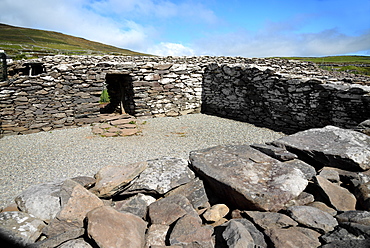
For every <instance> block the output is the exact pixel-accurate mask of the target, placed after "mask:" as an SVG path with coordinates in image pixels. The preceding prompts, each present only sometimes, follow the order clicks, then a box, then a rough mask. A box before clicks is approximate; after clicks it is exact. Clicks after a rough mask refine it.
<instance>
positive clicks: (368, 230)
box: [339, 222, 370, 239]
mask: <svg viewBox="0 0 370 248" xmlns="http://www.w3.org/2000/svg"><path fill="white" fill-rule="evenodd" d="M339 225H340V226H341V227H343V228H345V229H347V230H348V231H349V232H350V233H352V234H354V235H356V236H363V237H365V238H366V239H370V226H369V225H362V224H357V223H353V222H341V223H339Z"/></svg>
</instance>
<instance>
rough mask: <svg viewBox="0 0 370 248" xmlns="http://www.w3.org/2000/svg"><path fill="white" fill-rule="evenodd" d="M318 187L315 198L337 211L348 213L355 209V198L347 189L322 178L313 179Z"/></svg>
mask: <svg viewBox="0 0 370 248" xmlns="http://www.w3.org/2000/svg"><path fill="white" fill-rule="evenodd" d="M315 183H316V184H317V186H318V188H317V189H318V190H317V191H316V193H317V197H318V198H319V197H321V198H322V199H323V200H324V201H325V202H327V203H328V204H330V205H331V206H333V207H334V208H335V209H336V210H338V211H349V210H355V209H356V198H355V196H354V195H353V194H351V193H350V192H349V191H348V190H347V189H345V188H343V187H340V186H339V185H337V184H334V183H332V182H330V181H329V180H327V179H325V178H323V177H322V176H316V177H315Z"/></svg>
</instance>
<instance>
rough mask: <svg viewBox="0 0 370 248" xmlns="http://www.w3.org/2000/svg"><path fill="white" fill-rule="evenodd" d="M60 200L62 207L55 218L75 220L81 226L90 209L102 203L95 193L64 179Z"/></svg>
mask: <svg viewBox="0 0 370 248" xmlns="http://www.w3.org/2000/svg"><path fill="white" fill-rule="evenodd" d="M60 201H61V205H62V207H61V210H60V212H59V213H58V214H57V218H58V219H59V220H65V221H68V222H77V223H78V224H79V225H80V226H81V227H83V220H84V219H85V217H86V214H87V213H88V212H89V211H90V210H93V209H94V208H97V207H101V206H103V205H104V203H103V201H102V200H100V199H99V198H98V197H97V196H96V195H94V194H93V193H91V192H90V191H88V190H87V189H85V188H84V187H83V186H81V185H80V184H78V183H76V182H75V181H72V180H66V181H64V183H63V185H62V187H61V191H60Z"/></svg>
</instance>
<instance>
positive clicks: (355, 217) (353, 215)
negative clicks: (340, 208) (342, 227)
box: [335, 210, 370, 226]
mask: <svg viewBox="0 0 370 248" xmlns="http://www.w3.org/2000/svg"><path fill="white" fill-rule="evenodd" d="M335 218H337V220H338V222H354V223H357V224H362V225H368V226H370V212H369V211H360V210H357V211H346V212H343V213H341V214H338V215H337V216H335Z"/></svg>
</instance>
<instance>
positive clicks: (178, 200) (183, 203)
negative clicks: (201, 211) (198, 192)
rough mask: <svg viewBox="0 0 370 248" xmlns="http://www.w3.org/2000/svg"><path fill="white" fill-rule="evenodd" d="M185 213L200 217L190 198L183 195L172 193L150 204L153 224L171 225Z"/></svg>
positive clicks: (150, 216)
mask: <svg viewBox="0 0 370 248" xmlns="http://www.w3.org/2000/svg"><path fill="white" fill-rule="evenodd" d="M185 214H188V215H192V216H197V217H198V214H197V212H196V211H195V210H194V208H193V206H192V205H191V203H190V202H189V200H188V199H187V198H186V197H185V196H182V195H171V196H168V197H165V198H162V199H160V200H158V201H156V202H153V203H152V204H150V205H149V218H150V220H151V223H152V224H162V225H171V224H172V223H173V222H175V221H176V220H178V219H179V218H181V217H182V216H184V215H185Z"/></svg>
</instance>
